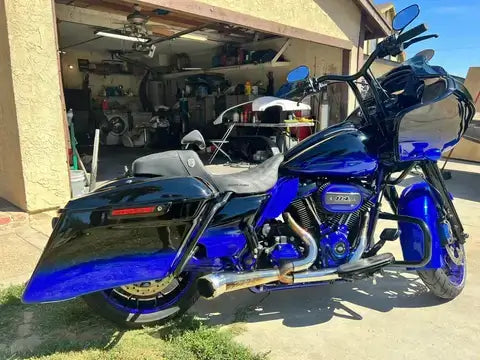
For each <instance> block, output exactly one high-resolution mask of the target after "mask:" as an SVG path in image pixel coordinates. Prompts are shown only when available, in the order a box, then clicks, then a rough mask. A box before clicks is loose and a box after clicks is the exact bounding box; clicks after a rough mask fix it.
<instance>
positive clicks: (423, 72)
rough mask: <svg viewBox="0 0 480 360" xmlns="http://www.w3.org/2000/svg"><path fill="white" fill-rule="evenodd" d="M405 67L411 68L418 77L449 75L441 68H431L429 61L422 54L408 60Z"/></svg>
mask: <svg viewBox="0 0 480 360" xmlns="http://www.w3.org/2000/svg"><path fill="white" fill-rule="evenodd" d="M402 65H404V66H410V67H411V68H412V70H413V71H414V73H415V75H417V76H418V77H433V76H435V77H436V76H439V75H447V73H446V72H445V70H444V69H443V68H442V67H440V66H431V65H429V64H428V59H427V58H426V57H425V56H424V55H423V54H421V53H419V54H417V55H415V56H414V57H412V58H410V59H408V60H407V61H405V62H404V63H402Z"/></svg>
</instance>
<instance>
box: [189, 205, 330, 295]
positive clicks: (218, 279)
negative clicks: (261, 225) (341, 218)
mask: <svg viewBox="0 0 480 360" xmlns="http://www.w3.org/2000/svg"><path fill="white" fill-rule="evenodd" d="M284 219H285V221H286V222H287V223H288V225H289V226H290V227H291V229H292V230H293V231H294V232H295V233H296V234H297V235H298V236H299V237H300V238H301V239H302V240H303V242H304V244H305V247H306V253H307V254H306V256H305V257H304V258H302V259H300V260H295V261H291V262H289V263H287V264H285V265H283V266H282V267H281V268H279V269H266V270H257V271H252V272H223V273H216V274H209V275H206V276H203V277H201V278H200V279H198V282H197V286H198V291H199V293H200V295H202V296H203V297H205V298H215V297H217V296H219V295H221V294H223V293H226V292H230V291H234V290H240V289H246V288H250V287H253V286H258V285H263V284H267V283H269V282H274V281H280V282H283V283H286V284H293V283H294V282H295V279H294V276H293V274H292V273H293V272H300V271H305V270H307V269H308V268H310V267H311V266H312V265H313V263H314V262H315V260H316V258H317V255H318V246H317V243H316V241H315V239H314V238H313V236H312V235H311V234H310V233H309V232H308V231H306V230H305V229H303V228H302V227H301V226H300V225H298V224H297V222H296V221H295V220H294V219H293V218H292V216H291V215H290V214H289V213H285V214H284ZM325 270H327V269H325ZM315 273H316V272H315ZM303 282H306V280H303Z"/></svg>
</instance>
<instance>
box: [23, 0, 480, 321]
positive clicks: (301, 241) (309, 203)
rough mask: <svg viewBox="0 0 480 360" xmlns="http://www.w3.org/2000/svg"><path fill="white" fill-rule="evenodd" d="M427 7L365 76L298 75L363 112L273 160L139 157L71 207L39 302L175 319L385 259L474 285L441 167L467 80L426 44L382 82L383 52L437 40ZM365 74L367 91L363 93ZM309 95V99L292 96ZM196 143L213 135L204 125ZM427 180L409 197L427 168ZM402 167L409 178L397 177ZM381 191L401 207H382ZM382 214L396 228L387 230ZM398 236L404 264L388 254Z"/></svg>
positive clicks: (465, 108)
mask: <svg viewBox="0 0 480 360" xmlns="http://www.w3.org/2000/svg"><path fill="white" fill-rule="evenodd" d="M418 13H419V9H418V6H417V5H413V6H410V7H408V8H406V9H404V10H403V11H401V12H399V13H398V14H397V16H396V17H395V19H394V22H393V27H394V29H395V30H396V33H395V34H393V35H391V36H389V37H387V38H385V39H384V40H383V41H382V42H381V43H379V44H378V46H377V48H376V49H375V51H374V52H373V53H372V54H371V56H370V57H369V58H368V60H366V62H365V64H364V65H363V67H362V68H361V69H360V71H359V72H358V73H357V74H354V75H345V76H340V75H327V76H322V77H319V78H308V76H309V73H308V69H307V68H306V67H303V66H301V67H299V68H297V69H294V70H293V71H292V72H290V74H289V75H288V80H289V81H290V82H292V83H293V87H294V88H295V89H294V90H292V94H293V93H295V94H297V95H298V94H299V93H300V94H301V96H307V95H310V94H313V93H316V92H319V91H322V90H323V89H324V87H325V86H326V85H327V84H329V83H332V82H345V83H347V84H348V85H349V86H350V87H351V90H352V91H353V93H354V94H355V96H356V98H357V101H358V104H359V107H358V109H356V110H355V111H354V112H353V113H352V114H351V115H350V116H349V117H348V118H347V119H346V120H345V121H344V122H342V123H340V124H337V125H334V126H331V127H329V128H327V129H326V130H324V131H321V132H319V133H316V134H314V135H312V136H310V137H309V138H307V139H305V140H304V141H302V142H300V143H299V144H298V145H297V146H295V147H293V148H292V149H290V150H289V151H288V152H286V154H285V155H282V154H278V155H275V156H273V157H271V158H269V159H268V160H267V161H265V162H264V163H262V164H260V165H259V166H257V167H255V168H253V169H250V170H248V171H244V172H241V173H236V174H230V175H221V176H220V175H212V174H210V173H209V172H208V171H207V170H206V169H205V167H204V166H203V164H202V162H201V161H200V159H199V158H198V156H197V154H196V153H195V152H194V151H192V150H180V151H167V152H164V153H160V154H154V155H149V156H146V157H143V158H140V159H137V160H136V161H135V162H134V164H133V167H132V174H133V175H132V176H128V177H126V178H124V179H120V180H116V181H114V182H112V183H109V184H107V185H106V186H104V187H102V188H100V189H98V190H96V191H94V192H93V193H90V194H88V195H86V196H84V197H81V198H78V199H75V200H72V201H70V202H69V203H68V204H67V205H66V207H65V208H64V209H62V211H61V214H60V217H59V220H58V222H57V224H56V225H55V227H54V230H53V233H52V235H51V237H50V240H49V242H48V244H47V246H46V248H45V250H44V252H43V255H42V256H41V259H40V260H39V263H38V265H37V267H36V269H35V271H34V273H33V275H32V277H31V279H30V281H29V282H28V285H27V287H26V290H25V292H24V294H23V300H24V302H26V303H37V302H52V301H61V300H67V299H70V298H74V297H78V296H83V297H84V299H85V300H86V302H87V303H88V304H89V305H90V306H91V307H92V308H93V309H94V310H95V311H96V312H98V313H99V314H101V315H102V316H104V317H106V318H108V319H111V320H113V321H115V322H117V323H119V324H122V325H124V326H129V327H138V326H142V325H145V324H158V323H163V322H165V321H167V320H169V319H172V318H174V317H176V316H179V315H180V314H182V313H183V312H185V311H186V310H187V309H188V308H189V307H190V306H191V305H192V304H193V303H194V302H195V301H196V300H197V298H198V296H199V295H201V296H203V297H205V298H214V297H217V296H220V295H221V294H223V293H226V292H230V291H234V290H239V289H246V288H249V289H251V290H252V291H254V292H265V291H273V290H282V289H292V288H299V287H306V286H313V285H320V284H325V283H331V282H334V281H353V280H357V279H362V278H365V277H369V276H372V275H373V274H375V273H376V272H379V271H381V270H382V269H384V268H399V269H406V270H413V271H417V273H418V274H419V276H420V277H421V279H422V280H423V281H424V283H425V284H426V286H428V288H429V289H430V290H431V292H432V293H433V294H434V295H436V296H438V297H441V298H447V299H452V298H454V297H456V296H457V295H459V294H460V292H461V291H462V289H463V287H464V286H465V277H466V262H465V261H466V260H465V252H464V243H465V240H466V238H467V235H466V234H465V232H464V229H463V227H462V224H461V221H460V218H459V216H458V214H457V212H456V211H455V207H454V205H453V202H452V196H451V195H450V193H449V192H448V190H447V188H446V186H445V183H444V181H443V178H442V174H441V172H440V170H439V168H438V166H437V161H438V160H439V159H440V156H441V154H442V152H444V151H447V150H450V149H452V148H453V147H454V146H455V145H456V144H457V143H458V141H459V140H460V138H461V137H462V135H463V134H464V132H465V130H466V129H467V127H468V124H469V122H470V121H471V119H472V117H473V115H474V111H475V109H474V106H473V104H472V99H471V96H470V95H469V93H468V91H467V90H466V89H465V88H464V87H463V86H462V85H461V84H460V83H459V82H457V81H456V80H455V79H454V78H453V77H452V76H450V75H449V74H448V73H447V72H446V71H445V70H444V69H443V68H441V67H439V66H431V65H429V64H428V61H429V60H430V59H429V58H430V57H431V55H432V53H431V52H428V51H427V52H422V53H420V54H418V55H416V56H415V57H413V58H412V59H410V60H408V61H406V62H405V63H404V64H402V65H401V66H399V67H397V68H395V69H394V70H392V71H390V72H389V73H387V74H386V75H384V76H383V77H382V78H379V79H376V78H375V77H374V76H373V74H372V72H371V70H370V66H371V64H372V63H373V61H374V60H375V59H377V58H382V57H385V56H389V55H392V56H395V55H398V54H399V53H400V52H402V51H403V49H405V48H407V47H408V46H409V45H411V44H413V43H416V42H419V41H422V40H425V39H428V38H431V37H436V35H427V36H420V35H421V34H422V33H424V32H425V31H426V30H427V28H426V26H425V25H423V24H422V25H419V26H416V27H414V28H412V29H410V30H408V31H404V30H405V28H406V26H408V25H409V24H410V23H411V22H412V21H413V20H414V19H415V18H416V17H417V16H418ZM360 78H363V80H364V81H365V82H366V83H367V84H368V91H365V92H364V93H361V92H360V91H359V90H358V88H357V82H358V80H359V79H360ZM294 103H295V104H297V102H296V101H295V102H294ZM184 142H185V143H188V144H197V145H199V146H204V142H203V139H202V138H201V136H199V134H198V133H193V134H190V135H189V136H187V137H186V138H185V139H184ZM414 166H415V167H417V168H419V169H421V170H422V173H423V181H422V182H418V183H415V184H413V185H410V186H408V187H407V188H405V189H404V190H403V192H402V193H401V194H400V195H399V194H398V193H397V191H396V188H395V185H397V184H398V183H400V181H402V180H403V179H404V178H405V176H406V175H407V174H408V173H409V172H410V171H411V169H412V168H413V167H414ZM394 173H397V174H398V173H399V174H400V175H397V176H395V175H394ZM382 199H385V200H386V201H388V203H389V204H390V206H391V209H392V211H391V212H390V213H386V212H382V211H380V202H381V201H382ZM378 219H386V220H393V221H396V222H397V223H398V228H392V229H386V230H384V231H383V232H382V233H381V235H380V238H379V239H375V237H374V232H375V228H376V223H377V220H378ZM397 239H399V240H400V243H401V247H402V252H403V260H401V261H399V260H396V259H395V258H394V256H393V255H392V254H390V253H385V252H384V253H381V252H380V250H381V249H382V246H383V245H384V244H385V243H386V242H387V241H393V240H397Z"/></svg>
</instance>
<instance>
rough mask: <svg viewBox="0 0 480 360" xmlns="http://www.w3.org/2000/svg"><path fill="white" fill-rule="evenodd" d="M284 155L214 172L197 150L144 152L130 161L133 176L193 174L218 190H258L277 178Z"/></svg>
mask: <svg viewBox="0 0 480 360" xmlns="http://www.w3.org/2000/svg"><path fill="white" fill-rule="evenodd" d="M282 161H283V155H282V154H278V155H275V156H273V157H271V158H269V159H267V160H266V161H264V162H263V163H261V164H260V165H258V166H256V167H254V168H252V169H249V170H246V171H242V172H238V173H234V174H225V175H223V174H222V175H215V174H211V173H209V172H208V170H207V169H206V168H205V166H204V164H203V162H202V161H201V160H200V158H199V157H198V155H197V153H196V152H195V151H192V150H172V151H166V152H162V153H158V154H152V155H147V156H143V157H141V158H139V159H137V160H135V161H134V162H133V165H132V172H133V175H135V176H163V177H175V176H193V177H198V178H201V179H203V180H205V181H207V182H208V183H210V184H211V185H213V186H214V187H215V188H217V190H218V191H219V192H221V193H223V192H233V193H235V194H243V195H245V194H257V193H264V192H266V191H268V190H270V189H271V188H272V187H273V186H274V185H275V183H276V182H277V179H278V168H279V167H280V164H281V163H282Z"/></svg>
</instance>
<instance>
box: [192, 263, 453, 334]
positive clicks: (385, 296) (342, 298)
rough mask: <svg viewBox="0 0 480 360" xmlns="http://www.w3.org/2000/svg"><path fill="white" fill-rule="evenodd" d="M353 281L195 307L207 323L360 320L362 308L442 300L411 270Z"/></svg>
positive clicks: (243, 295) (235, 296) (236, 296)
mask: <svg viewBox="0 0 480 360" xmlns="http://www.w3.org/2000/svg"><path fill="white" fill-rule="evenodd" d="M375 281H376V284H374V282H373V280H372V279H366V280H361V281H355V282H352V283H351V282H338V283H335V284H333V285H322V286H316V287H310V288H303V289H292V290H283V291H275V292H271V293H270V294H268V293H264V294H253V293H250V292H249V291H240V292H237V293H235V292H233V293H229V294H225V295H223V296H221V297H219V298H217V299H214V300H205V301H199V302H198V303H197V305H196V306H195V309H194V311H195V312H197V313H198V314H199V315H200V316H203V317H205V318H208V319H209V320H210V322H211V323H212V324H229V323H232V322H248V323H253V322H262V321H270V320H278V319H282V323H283V325H285V326H288V327H302V326H311V325H317V324H321V323H325V322H327V321H329V320H330V319H332V318H333V317H334V316H337V317H341V318H345V319H350V320H354V321H358V320H362V319H363V315H362V314H363V313H364V311H362V308H365V309H371V310H375V311H379V312H388V311H391V310H392V309H394V308H422V307H429V306H436V305H439V304H442V303H443V302H444V301H443V300H440V299H438V298H435V297H434V296H433V295H431V294H430V293H429V292H428V289H427V288H426V286H425V285H423V283H422V282H421V280H420V279H419V278H418V277H416V276H415V275H414V274H412V273H407V272H402V273H399V272H396V271H385V273H384V275H383V276H381V277H377V278H375Z"/></svg>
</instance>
